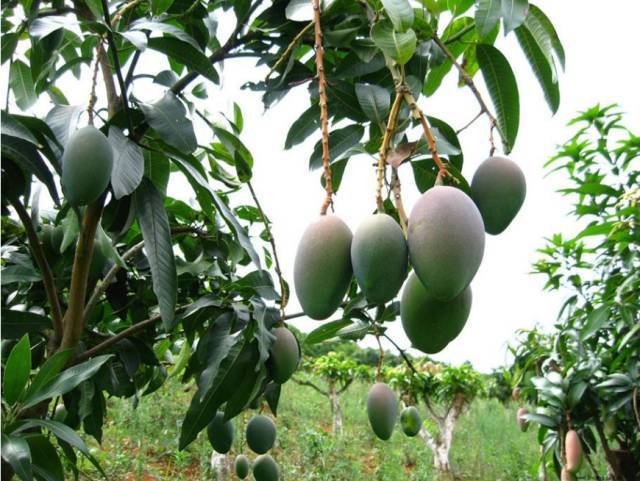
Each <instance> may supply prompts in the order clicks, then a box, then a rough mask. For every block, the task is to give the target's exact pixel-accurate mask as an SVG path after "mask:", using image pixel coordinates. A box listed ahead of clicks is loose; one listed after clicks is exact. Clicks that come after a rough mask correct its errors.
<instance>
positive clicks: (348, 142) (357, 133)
mask: <svg viewBox="0 0 640 481" xmlns="http://www.w3.org/2000/svg"><path fill="white" fill-rule="evenodd" d="M363 135H364V127H363V126H362V125H357V124H353V125H348V126H347V127H344V128H342V129H337V130H334V131H332V132H331V133H330V134H329V159H330V162H331V163H333V162H335V161H337V160H340V156H341V155H342V154H344V153H346V152H348V151H349V149H351V148H352V147H353V146H354V145H356V144H357V143H358V142H359V141H360V139H361V138H362V136H363ZM320 167H322V142H320V141H318V142H317V143H316V145H315V147H314V149H313V153H312V154H311V157H310V159H309V169H311V170H315V169H319V168H320Z"/></svg>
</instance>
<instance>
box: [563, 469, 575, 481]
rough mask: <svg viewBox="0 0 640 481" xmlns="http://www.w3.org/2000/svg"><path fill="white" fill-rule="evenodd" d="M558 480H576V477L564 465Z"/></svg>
mask: <svg viewBox="0 0 640 481" xmlns="http://www.w3.org/2000/svg"><path fill="white" fill-rule="evenodd" d="M560 481H576V477H575V476H574V475H573V473H572V472H571V471H569V470H568V469H567V467H566V466H564V467H563V468H562V472H561V473H560Z"/></svg>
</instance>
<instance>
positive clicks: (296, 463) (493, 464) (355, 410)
mask: <svg viewBox="0 0 640 481" xmlns="http://www.w3.org/2000/svg"><path fill="white" fill-rule="evenodd" d="M367 388H368V386H366V385H364V384H354V385H353V386H352V387H351V388H350V389H349V390H348V391H347V392H346V393H345V394H344V396H343V398H342V402H341V404H342V409H343V412H344V433H343V434H342V436H333V434H332V433H331V413H330V407H329V401H328V399H326V398H324V397H322V396H321V395H320V394H318V393H317V392H315V391H313V390H312V389H309V388H306V387H302V386H298V385H295V384H293V383H288V384H286V385H285V386H284V388H283V393H282V397H281V400H280V407H279V413H280V414H279V416H278V418H277V420H276V425H277V428H278V440H277V443H276V447H275V449H274V450H273V451H272V453H271V454H272V455H273V456H274V458H275V459H276V461H277V462H278V463H279V465H280V468H281V472H282V477H281V479H283V480H305V481H329V480H331V481H342V480H345V481H347V480H348V481H357V480H365V479H366V480H380V481H382V480H384V481H395V480H398V481H399V480H403V481H405V480H406V481H411V480H416V481H417V480H427V479H435V478H436V477H437V476H436V472H435V471H434V469H433V468H432V461H433V458H432V455H431V452H430V450H429V449H428V448H427V447H426V446H425V445H424V443H423V441H422V440H421V439H420V438H419V437H415V438H407V437H405V436H404V435H403V434H402V433H401V432H400V431H399V430H396V432H395V433H394V434H393V436H392V438H391V439H390V440H389V441H388V442H383V441H379V440H378V439H377V438H375V437H374V435H373V433H372V432H371V429H370V428H369V425H368V421H367V416H366V410H365V398H366V392H367ZM192 395H193V389H192V388H191V389H185V387H184V386H182V385H180V384H178V383H177V382H170V383H168V384H166V385H165V386H163V388H162V389H160V390H159V391H157V392H156V393H154V394H152V395H150V396H147V397H144V398H141V399H140V400H139V403H138V405H137V407H136V408H134V407H133V404H132V402H131V401H130V400H120V399H115V398H114V399H110V400H109V401H108V405H109V418H108V420H107V421H106V422H105V426H104V435H103V443H102V445H101V446H100V445H98V444H97V443H95V442H91V450H92V453H93V454H94V455H95V456H96V458H97V459H98V460H99V461H100V463H101V464H102V466H103V468H104V470H105V471H106V473H107V476H108V478H109V479H112V480H123V481H134V480H141V481H152V480H168V479H170V480H176V481H183V480H212V479H215V473H214V472H213V471H212V469H211V467H210V458H211V454H212V451H211V448H210V446H209V443H208V441H207V439H206V435H205V433H201V434H200V436H199V437H198V439H197V440H196V441H194V442H193V443H192V444H191V445H190V446H189V447H188V448H187V449H186V450H184V451H178V450H177V444H178V436H179V433H180V423H181V421H182V418H183V417H184V414H185V412H186V410H187V407H188V405H189V401H190V399H191V396H192ZM515 409H516V407H515V406H510V407H507V408H505V407H504V406H502V405H501V404H499V403H498V402H497V401H494V400H484V399H480V400H477V401H476V402H474V404H473V405H472V407H471V409H470V410H469V412H467V413H466V414H465V415H464V416H463V417H462V418H461V420H460V421H459V423H458V427H457V429H456V433H455V438H454V443H453V447H452V450H451V463H452V467H453V470H454V472H455V474H456V479H460V480H464V481H472V480H473V481H501V480H502V481H533V480H535V479H536V475H535V473H536V465H537V456H538V448H537V444H536V441H535V434H534V433H533V432H529V433H521V432H520V431H519V430H518V428H517V426H516V423H515ZM243 416H244V417H240V418H237V420H236V421H235V427H236V438H235V441H234V447H233V450H232V453H231V454H232V456H233V455H235V454H238V453H240V452H244V453H246V454H248V455H249V457H250V458H253V455H252V454H250V453H249V450H248V449H247V448H246V446H244V445H243V444H244V442H243V441H244V440H243V439H242V438H243V436H242V431H243V429H242V426H243V425H244V423H245V422H246V421H247V420H248V418H249V416H251V413H246V414H245V415H243ZM532 431H533V430H532ZM230 459H233V457H230ZM83 470H84V471H85V475H84V476H83V478H84V479H97V478H98V477H99V476H98V474H97V473H96V472H95V471H94V470H92V469H91V468H90V465H89V464H88V463H84V465H83Z"/></svg>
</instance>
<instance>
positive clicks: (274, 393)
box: [264, 382, 282, 416]
mask: <svg viewBox="0 0 640 481" xmlns="http://www.w3.org/2000/svg"><path fill="white" fill-rule="evenodd" d="M281 391H282V386H280V384H277V383H275V382H270V383H269V384H267V387H266V388H265V389H264V398H265V400H266V401H267V404H268V405H269V409H271V412H272V413H273V415H274V416H277V415H278V403H279V401H280V392H281Z"/></svg>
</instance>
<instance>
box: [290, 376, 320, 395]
mask: <svg viewBox="0 0 640 481" xmlns="http://www.w3.org/2000/svg"><path fill="white" fill-rule="evenodd" d="M291 380H292V381H293V382H295V383H296V384H299V385H300V386H309V387H310V388H313V389H315V390H316V391H318V392H319V393H320V394H322V395H324V396H329V393H328V392H327V391H325V390H323V389H320V388H319V387H318V386H316V385H315V384H313V383H312V382H311V381H304V380H302V379H296V378H295V377H292V378H291Z"/></svg>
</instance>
